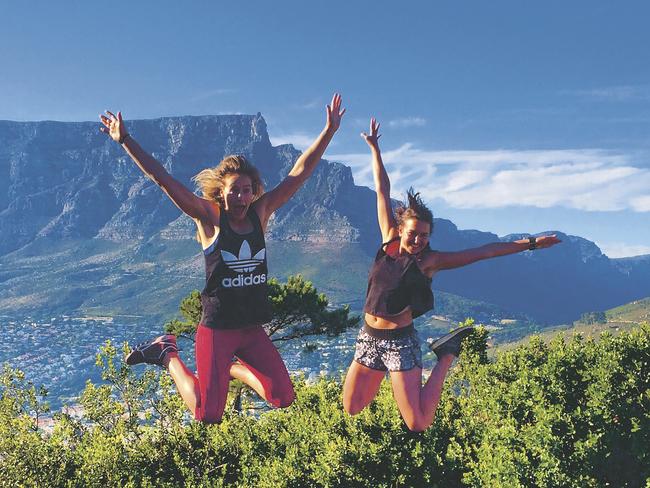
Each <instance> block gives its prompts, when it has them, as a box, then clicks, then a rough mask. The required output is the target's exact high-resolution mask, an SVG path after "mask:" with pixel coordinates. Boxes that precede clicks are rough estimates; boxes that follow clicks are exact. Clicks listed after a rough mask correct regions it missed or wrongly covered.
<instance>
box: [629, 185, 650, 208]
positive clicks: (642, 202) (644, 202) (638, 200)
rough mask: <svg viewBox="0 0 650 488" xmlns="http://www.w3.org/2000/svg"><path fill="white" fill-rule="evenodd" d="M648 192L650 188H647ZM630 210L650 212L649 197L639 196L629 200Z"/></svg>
mask: <svg viewBox="0 0 650 488" xmlns="http://www.w3.org/2000/svg"><path fill="white" fill-rule="evenodd" d="M648 191H649V192H650V188H648ZM630 202H631V203H632V208H633V209H634V210H636V211H637V212H650V195H641V196H639V197H635V198H632V199H631V200H630Z"/></svg>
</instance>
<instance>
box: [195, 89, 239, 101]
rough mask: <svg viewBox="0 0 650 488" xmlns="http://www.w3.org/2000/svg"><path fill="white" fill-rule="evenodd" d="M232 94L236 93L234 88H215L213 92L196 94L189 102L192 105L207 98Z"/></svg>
mask: <svg viewBox="0 0 650 488" xmlns="http://www.w3.org/2000/svg"><path fill="white" fill-rule="evenodd" d="M232 93H237V90H236V89H234V88H215V89H214V90H208V91H204V92H201V93H197V94H196V95H194V96H193V97H191V98H190V102H192V103H196V102H201V101H203V100H207V99H208V98H213V97H217V96H221V95H229V94H232Z"/></svg>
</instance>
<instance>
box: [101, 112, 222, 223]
mask: <svg viewBox="0 0 650 488" xmlns="http://www.w3.org/2000/svg"><path fill="white" fill-rule="evenodd" d="M99 118H100V119H101V121H102V124H103V127H100V128H99V129H100V130H101V131H102V132H104V133H105V134H107V135H108V136H109V137H110V138H111V139H113V140H114V141H115V142H118V143H119V144H120V145H121V146H122V147H123V148H124V150H125V151H126V152H127V154H128V155H129V156H131V159H132V160H133V161H134V162H135V164H136V165H137V166H138V168H140V169H141V170H142V172H143V173H144V174H145V175H146V176H147V177H148V178H149V179H151V180H152V181H153V182H154V183H156V184H157V185H158V186H159V187H160V188H161V189H162V191H164V192H165V194H167V196H168V197H169V198H170V200H171V201H172V202H174V205H176V206H177V207H178V208H180V209H181V210H182V211H183V212H185V213H186V214H187V215H189V216H190V217H192V218H193V219H197V220H201V221H205V222H207V221H209V215H210V211H209V208H208V206H209V204H210V202H208V201H207V200H205V199H203V198H200V197H198V196H196V195H195V194H194V193H192V192H191V191H190V190H188V189H187V188H186V187H185V186H184V185H183V184H182V183H181V182H179V181H178V180H176V179H175V178H174V177H173V176H172V175H170V174H169V173H168V172H167V170H166V169H165V168H164V167H163V165H162V164H160V163H159V162H158V161H157V160H156V159H155V158H154V157H153V156H151V155H150V154H149V153H147V152H146V151H145V150H144V149H142V147H140V144H138V143H137V141H136V140H135V139H134V138H133V137H131V135H130V134H129V133H128V132H127V130H126V126H125V124H124V121H123V120H122V113H121V112H117V116H116V115H114V114H113V113H112V112H109V111H108V110H107V111H106V115H100V116H99Z"/></svg>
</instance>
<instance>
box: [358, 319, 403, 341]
mask: <svg viewBox="0 0 650 488" xmlns="http://www.w3.org/2000/svg"><path fill="white" fill-rule="evenodd" d="M363 331H364V332H365V333H366V334H368V335H369V336H370V337H374V338H375V339H401V338H402V337H406V336H408V335H411V334H412V333H413V332H414V331H415V327H414V326H413V322H411V323H410V324H409V325H407V326H406V327H400V328H399V329H377V328H375V327H371V326H369V325H368V324H367V323H364V324H363Z"/></svg>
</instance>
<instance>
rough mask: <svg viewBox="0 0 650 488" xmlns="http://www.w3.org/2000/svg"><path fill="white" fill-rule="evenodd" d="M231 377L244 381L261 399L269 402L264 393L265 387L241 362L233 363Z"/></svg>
mask: <svg viewBox="0 0 650 488" xmlns="http://www.w3.org/2000/svg"><path fill="white" fill-rule="evenodd" d="M230 376H232V377H233V378H235V379H236V380H240V381H243V382H244V383H246V384H247V385H248V386H250V387H251V388H252V389H253V390H255V393H257V394H258V395H259V396H260V397H262V398H263V399H264V400H266V401H267V402H268V401H269V400H268V398H266V392H265V391H264V385H263V384H262V382H261V381H260V380H259V378H258V377H257V376H255V375H254V374H253V372H252V371H251V370H250V369H248V368H247V367H246V366H244V365H243V364H241V363H239V362H237V363H232V366H230Z"/></svg>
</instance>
